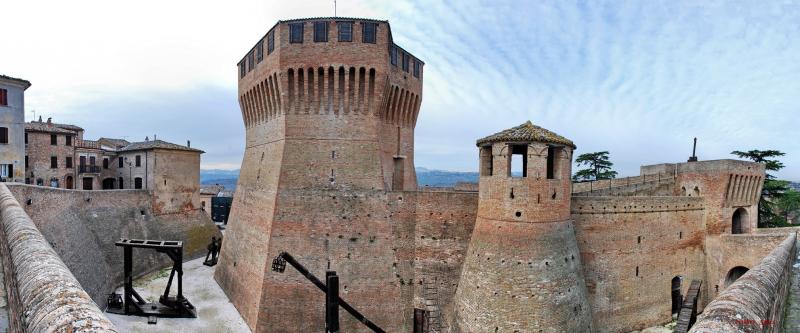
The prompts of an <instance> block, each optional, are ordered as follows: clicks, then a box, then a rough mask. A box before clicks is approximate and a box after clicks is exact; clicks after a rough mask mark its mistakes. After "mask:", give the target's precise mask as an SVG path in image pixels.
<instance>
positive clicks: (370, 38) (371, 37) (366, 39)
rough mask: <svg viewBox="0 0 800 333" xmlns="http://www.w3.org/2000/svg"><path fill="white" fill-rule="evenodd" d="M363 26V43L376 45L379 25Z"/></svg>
mask: <svg viewBox="0 0 800 333" xmlns="http://www.w3.org/2000/svg"><path fill="white" fill-rule="evenodd" d="M361 26H362V31H361V42H363V43H372V44H375V40H376V35H377V32H378V24H377V23H373V22H361Z"/></svg>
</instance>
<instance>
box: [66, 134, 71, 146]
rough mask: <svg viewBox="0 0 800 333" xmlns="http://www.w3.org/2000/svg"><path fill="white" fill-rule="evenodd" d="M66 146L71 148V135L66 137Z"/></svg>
mask: <svg viewBox="0 0 800 333" xmlns="http://www.w3.org/2000/svg"><path fill="white" fill-rule="evenodd" d="M66 138H67V146H72V135H67V136H66Z"/></svg>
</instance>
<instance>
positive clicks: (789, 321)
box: [783, 238, 800, 332]
mask: <svg viewBox="0 0 800 333" xmlns="http://www.w3.org/2000/svg"><path fill="white" fill-rule="evenodd" d="M797 246H798V249H800V238H799V239H798V244H797ZM791 280H792V284H791V285H790V286H789V295H787V296H786V315H785V317H784V318H783V331H784V332H800V252H798V254H797V258H795V260H794V265H792V277H791Z"/></svg>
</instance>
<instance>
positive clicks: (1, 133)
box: [0, 127, 8, 143]
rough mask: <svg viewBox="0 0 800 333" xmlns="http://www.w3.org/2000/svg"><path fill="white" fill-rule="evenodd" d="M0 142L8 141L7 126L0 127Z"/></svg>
mask: <svg viewBox="0 0 800 333" xmlns="http://www.w3.org/2000/svg"><path fill="white" fill-rule="evenodd" d="M0 143H8V127H0Z"/></svg>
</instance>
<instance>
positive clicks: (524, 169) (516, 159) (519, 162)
mask: <svg viewBox="0 0 800 333" xmlns="http://www.w3.org/2000/svg"><path fill="white" fill-rule="evenodd" d="M509 150H510V152H511V154H509V156H508V157H509V161H508V162H509V163H508V176H509V177H528V145H510V146H509Z"/></svg>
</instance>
